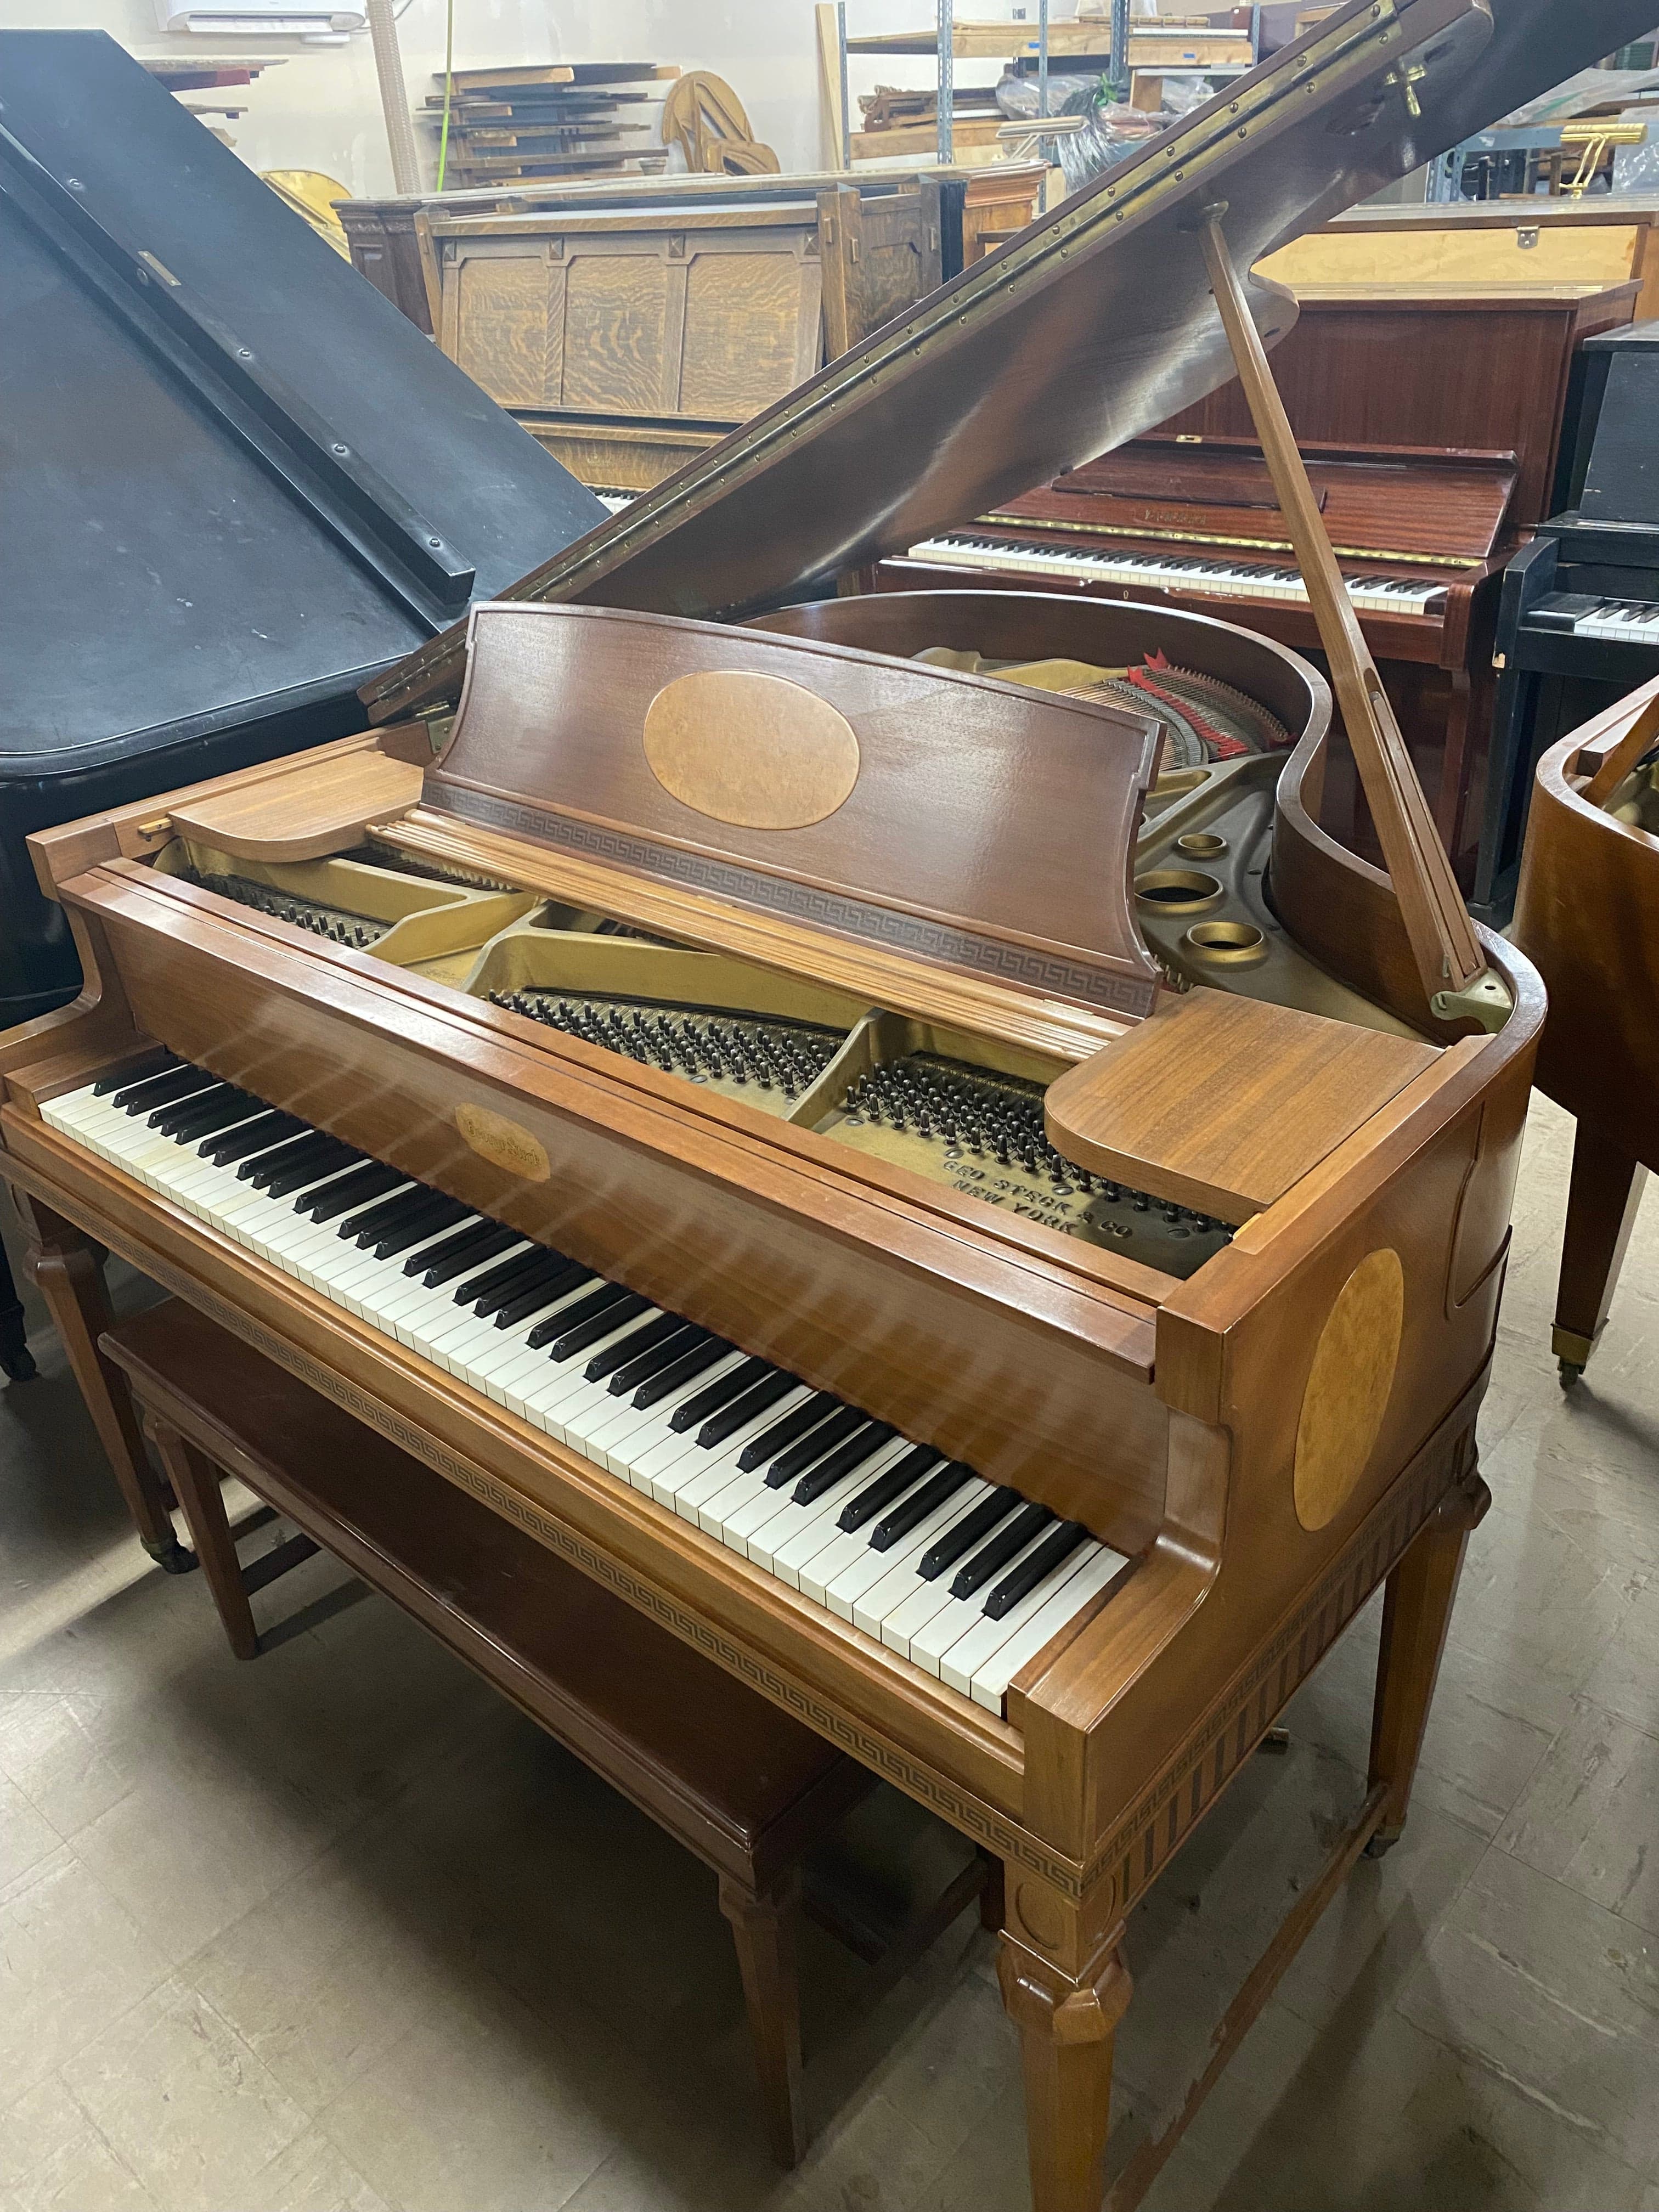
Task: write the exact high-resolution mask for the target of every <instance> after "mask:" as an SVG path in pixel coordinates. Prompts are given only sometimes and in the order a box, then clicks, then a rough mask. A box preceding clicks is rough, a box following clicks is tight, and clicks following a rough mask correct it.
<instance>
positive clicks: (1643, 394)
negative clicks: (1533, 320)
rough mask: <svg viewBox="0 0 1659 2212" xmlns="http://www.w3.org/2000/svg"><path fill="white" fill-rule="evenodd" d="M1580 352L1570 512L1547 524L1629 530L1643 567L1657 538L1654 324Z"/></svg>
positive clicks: (1595, 341) (1658, 332)
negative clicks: (1580, 383)
mask: <svg viewBox="0 0 1659 2212" xmlns="http://www.w3.org/2000/svg"><path fill="white" fill-rule="evenodd" d="M1580 350H1581V353H1582V355H1583V360H1582V363H1581V365H1580V366H1581V370H1582V374H1583V383H1584V389H1583V398H1582V400H1581V403H1580V411H1579V421H1578V438H1577V452H1576V453H1574V454H1573V456H1572V459H1571V490H1570V494H1569V496H1571V497H1572V498H1573V499H1574V500H1575V501H1576V508H1575V511H1574V512H1573V513H1570V514H1563V515H1559V516H1557V517H1556V518H1555V522H1556V524H1558V525H1559V526H1560V527H1561V528H1562V529H1563V530H1564V531H1571V530H1572V529H1573V528H1575V527H1576V526H1590V527H1595V526H1602V527H1617V526H1621V525H1623V526H1633V529H1634V532H1635V533H1636V534H1637V535H1638V537H1640V538H1643V539H1644V540H1645V541H1646V543H1645V544H1644V549H1643V556H1644V559H1645V561H1646V562H1647V563H1648V564H1649V565H1651V562H1652V561H1653V558H1654V550H1653V544H1652V538H1653V533H1654V532H1655V531H1656V530H1659V322H1651V323H1632V324H1630V325H1628V326H1627V327H1626V329H1624V330H1622V331H1608V332H1607V334H1606V335H1605V336H1604V337H1597V338H1587V339H1586V340H1585V341H1584V343H1583V347H1582V348H1581V349H1580ZM1553 526H1554V525H1553ZM1588 557H1593V556H1588Z"/></svg>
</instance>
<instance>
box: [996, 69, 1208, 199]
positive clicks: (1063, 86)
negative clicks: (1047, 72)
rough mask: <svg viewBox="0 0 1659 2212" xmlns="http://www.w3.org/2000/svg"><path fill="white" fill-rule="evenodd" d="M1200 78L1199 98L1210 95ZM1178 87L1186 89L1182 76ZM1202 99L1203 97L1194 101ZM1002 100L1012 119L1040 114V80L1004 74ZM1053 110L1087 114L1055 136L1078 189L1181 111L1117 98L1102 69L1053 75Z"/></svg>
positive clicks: (1069, 185)
mask: <svg viewBox="0 0 1659 2212" xmlns="http://www.w3.org/2000/svg"><path fill="white" fill-rule="evenodd" d="M1196 82H1198V84H1199V87H1200V89H1199V100H1200V101H1201V100H1205V99H1207V98H1208V96H1209V95H1208V92H1207V90H1206V88H1204V87H1203V84H1202V80H1201V79H1200V80H1196ZM1176 89H1177V87H1176V85H1174V84H1170V85H1167V86H1166V88H1165V91H1166V96H1167V94H1169V93H1170V92H1172V91H1175V90H1176ZM1179 89H1180V90H1181V91H1182V92H1184V91H1185V89H1186V84H1185V82H1184V81H1183V82H1182V83H1181V84H1180V86H1179ZM1192 104H1193V105H1194V106H1195V105H1197V104H1198V101H1194V102H1193V103H1192ZM997 106H999V107H1000V109H1001V110H1002V112H1003V113H1004V114H1005V115H1006V116H1008V117H1009V118H1011V119H1012V120H1014V121H1017V122H1020V123H1033V124H1034V123H1036V120H1037V82H1036V78H1035V77H1034V76H1005V77H1004V78H1003V79H1002V81H1001V82H1000V84H999V85H998V87H997ZM1048 112H1049V113H1050V114H1051V115H1082V116H1085V117H1087V118H1088V120H1087V123H1086V125H1085V128H1084V129H1083V130H1081V131H1073V132H1072V133H1071V134H1070V135H1069V136H1068V137H1064V138H1056V139H1055V141H1054V151H1055V155H1056V158H1057V159H1058V161H1059V162H1060V170H1061V173H1063V175H1064V176H1065V179H1066V191H1068V192H1075V191H1080V190H1081V189H1082V187H1083V186H1084V185H1086V184H1089V183H1091V181H1092V180H1093V179H1095V178H1096V177H1097V176H1099V175H1100V174H1101V173H1102V172H1103V171H1104V170H1107V169H1115V167H1117V165H1118V163H1119V162H1120V161H1126V160H1127V158H1128V156H1129V155H1131V154H1138V153H1139V151H1140V149H1141V148H1142V147H1143V146H1144V145H1146V142H1147V141H1148V139H1151V138H1156V137H1158V135H1159V133H1160V132H1161V131H1167V130H1168V129H1169V127H1170V125H1171V124H1172V123H1174V122H1176V120H1177V119H1178V114H1177V111H1176V110H1175V109H1174V108H1172V107H1168V106H1166V107H1164V108H1162V109H1160V110H1158V112H1155V113H1148V112H1146V110H1145V109H1143V108H1139V107H1130V106H1127V105H1125V104H1122V103H1120V102H1119V101H1116V100H1113V98H1112V96H1111V88H1110V86H1109V83H1108V82H1107V80H1106V79H1105V78H1104V77H1103V76H1099V75H1098V74H1094V75H1091V76H1078V75H1076V74H1075V73H1069V74H1067V75H1066V76H1059V75H1051V76H1050V77H1049V79H1048Z"/></svg>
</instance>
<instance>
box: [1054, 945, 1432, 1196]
mask: <svg viewBox="0 0 1659 2212" xmlns="http://www.w3.org/2000/svg"><path fill="white" fill-rule="evenodd" d="M1436 1059H1437V1054H1436V1052H1435V1050H1434V1048H1433V1047H1432V1046H1431V1045H1419V1044H1413V1043H1412V1042H1409V1041H1408V1040H1407V1039H1406V1038H1404V1037H1397V1036H1385V1035H1384V1034H1383V1032H1382V1031H1380V1030H1360V1029H1352V1028H1350V1027H1349V1026H1348V1025H1347V1024H1345V1023H1341V1022H1333V1021H1326V1020H1323V1019H1322V1018H1320V1017H1319V1016H1318V1015H1316V1014H1304V1013H1298V1012H1296V1011H1295V1010H1294V1009H1293V1008H1291V1007H1289V1006H1272V1005H1269V1004H1267V1002H1265V1001H1264V1000H1258V999H1239V998H1233V997H1231V996H1230V995H1229V994H1226V993H1225V992H1223V991H1218V990H1206V989H1201V988H1200V989H1198V990H1194V991H1189V992H1188V993H1187V994H1186V995H1185V996H1184V997H1182V998H1179V999H1176V1000H1173V1001H1172V1002H1171V1003H1170V1004H1169V1005H1167V1006H1164V1008H1163V1009H1162V1010H1161V1011H1160V1012H1158V1014H1156V1015H1155V1016H1154V1017H1153V1018H1152V1020H1151V1021H1147V1022H1143V1023H1142V1024H1140V1026H1139V1028H1138V1029H1136V1030H1132V1031H1131V1032H1130V1034H1129V1035H1128V1036H1125V1037H1122V1038H1121V1039H1120V1040H1119V1041H1118V1042H1116V1043H1115V1044H1111V1045H1108V1046H1107V1047H1106V1048H1104V1050H1103V1051H1101V1052H1099V1053H1097V1054H1096V1055H1095V1057H1094V1058H1093V1059H1092V1060H1085V1061H1084V1062H1083V1064H1082V1065H1081V1066H1079V1067H1074V1068H1073V1069H1072V1070H1071V1071H1070V1072H1069V1073H1067V1074H1065V1075H1062V1076H1061V1077H1060V1079H1059V1080H1058V1081H1057V1082H1054V1083H1052V1084H1050V1085H1049V1086H1048V1097H1047V1100H1046V1103H1045V1119H1046V1121H1047V1126H1048V1140H1049V1142H1050V1143H1051V1144H1052V1145H1054V1146H1055V1148H1056V1149H1057V1150H1058V1151H1060V1152H1063V1153H1064V1154H1065V1155H1066V1158H1068V1159H1073V1160H1076V1161H1077V1162H1078V1163H1079V1165H1080V1166H1083V1167H1085V1168H1088V1169H1090V1170H1092V1171H1093V1172H1094V1173H1095V1174H1097V1175H1103V1176H1110V1177H1112V1178H1113V1179H1115V1180H1116V1181H1120V1182H1127V1183H1128V1184H1129V1185H1131V1187H1132V1188H1134V1189H1137V1190H1147V1191H1151V1192H1152V1194H1153V1195H1154V1196H1155V1197H1158V1198H1166V1199H1170V1200H1174V1201H1175V1203H1176V1204H1177V1205H1181V1206H1194V1207H1196V1208H1197V1209H1198V1210H1199V1211H1200V1212H1205V1213H1213V1214H1216V1215H1218V1217H1219V1218H1221V1219H1222V1220H1224V1221H1233V1222H1238V1221H1243V1220H1247V1219H1248V1218H1249V1216H1250V1215H1251V1214H1253V1213H1259V1212H1261V1211H1262V1210H1263V1209H1264V1208H1265V1207H1267V1206H1272V1205H1273V1203H1274V1202H1275V1201H1276V1200H1279V1199H1280V1198H1282V1197H1283V1196H1284V1195H1285V1192H1286V1191H1287V1190H1288V1189H1289V1188H1291V1184H1292V1183H1295V1182H1300V1181H1301V1179H1302V1177H1303V1176H1305V1175H1307V1174H1308V1173H1309V1172H1310V1170H1312V1169H1313V1168H1316V1167H1317V1165H1318V1164H1319V1163H1320V1161H1321V1160H1322V1159H1325V1158H1328V1156H1329V1155H1330V1154H1331V1153H1332V1152H1334V1151H1335V1150H1336V1148H1337V1146H1339V1145H1340V1144H1342V1143H1344V1142H1345V1141H1346V1139H1348V1138H1349V1137H1351V1136H1352V1135H1353V1133H1354V1132H1355V1131H1356V1130H1357V1129H1358V1128H1359V1127H1361V1126H1362V1125H1363V1124H1364V1122H1365V1121H1368V1120H1369V1119H1370V1116H1371V1115H1373V1114H1375V1113H1376V1112H1377V1111H1378V1109H1380V1108H1382V1107H1383V1106H1385V1105H1386V1104H1387V1103H1388V1102H1389V1099H1391V1098H1393V1097H1396V1096H1397V1095H1398V1094H1399V1093H1400V1092H1401V1091H1403V1090H1404V1089H1405V1088H1406V1086H1407V1084H1408V1083H1410V1082H1412V1081H1413V1079H1415V1078H1416V1077H1418V1076H1419V1075H1421V1074H1422V1073H1424V1072H1425V1070H1427V1069H1429V1068H1431V1067H1432V1066H1433V1065H1434V1063H1435V1060H1436Z"/></svg>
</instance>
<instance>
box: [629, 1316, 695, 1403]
mask: <svg viewBox="0 0 1659 2212" xmlns="http://www.w3.org/2000/svg"><path fill="white" fill-rule="evenodd" d="M675 1318H676V1319H677V1320H678V1318H679V1317H678V1315H676V1316H675ZM647 1334H649V1332H648V1331H647ZM707 1339H708V1330H707V1329H706V1328H696V1327H694V1325H693V1324H692V1323H691V1322H689V1321H682V1322H680V1325H679V1327H678V1328H677V1329H674V1330H671V1332H670V1333H669V1334H667V1335H665V1336H663V1337H659V1339H658V1340H657V1342H656V1343H655V1344H653V1346H651V1347H650V1349H649V1350H648V1351H647V1348H646V1344H645V1339H644V1337H641V1339H640V1340H639V1343H640V1348H639V1350H638V1351H637V1352H635V1355H634V1357H633V1358H632V1359H630V1360H629V1362H628V1363H627V1364H626V1365H625V1366H623V1367H619V1368H617V1370H616V1372H615V1373H614V1374H613V1375H612V1376H611V1396H612V1397H613V1398H625V1397H626V1396H627V1395H628V1394H629V1391H630V1390H637V1389H640V1388H641V1386H642V1385H643V1384H645V1383H651V1382H654V1381H655V1379H656V1377H657V1376H659V1375H661V1374H663V1373H665V1371H666V1370H668V1369H669V1368H671V1367H677V1366H678V1364H679V1362H680V1359H681V1358H682V1356H683V1355H684V1353H686V1352H690V1351H692V1350H693V1349H695V1348H696V1347H697V1346H701V1345H702V1344H703V1343H704V1342H705V1341H706V1340H707Z"/></svg>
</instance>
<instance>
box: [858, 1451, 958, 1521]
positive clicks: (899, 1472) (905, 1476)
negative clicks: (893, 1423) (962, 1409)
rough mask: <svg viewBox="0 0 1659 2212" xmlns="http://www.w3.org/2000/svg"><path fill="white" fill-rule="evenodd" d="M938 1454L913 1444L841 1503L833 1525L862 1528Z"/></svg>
mask: <svg viewBox="0 0 1659 2212" xmlns="http://www.w3.org/2000/svg"><path fill="white" fill-rule="evenodd" d="M938 1457H939V1454H938V1453H937V1452H936V1451H934V1450H933V1448H932V1447H931V1446H930V1445H928V1444H916V1445H915V1446H914V1447H913V1448H912V1449H910V1450H909V1451H908V1452H906V1453H905V1455H904V1456H903V1458H902V1460H900V1461H898V1462H897V1463H896V1465H895V1466H892V1467H890V1468H887V1470H886V1471H885V1473H884V1474H878V1476H877V1477H876V1479H875V1480H874V1481H873V1482H871V1483H866V1485H865V1486H864V1488H863V1489H862V1490H860V1492H859V1494H858V1496H857V1497H856V1498H849V1499H848V1502H847V1504H845V1505H844V1506H842V1512H841V1518H840V1520H839V1521H837V1522H836V1528H863V1526H864V1524H865V1522H866V1521H871V1520H873V1519H874V1518H875V1516H876V1515H877V1514H878V1513H879V1512H880V1510H881V1509H882V1507H883V1506H884V1505H890V1504H892V1502H893V1500H894V1499H895V1498H902V1497H903V1495H904V1493H905V1492H906V1491H907V1490H908V1488H909V1487H910V1485H911V1484H912V1483H913V1482H915V1480H916V1479H917V1477H918V1476H920V1475H922V1474H926V1473H927V1469H928V1468H930V1467H932V1466H933V1462H935V1460H937V1459H938Z"/></svg>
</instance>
